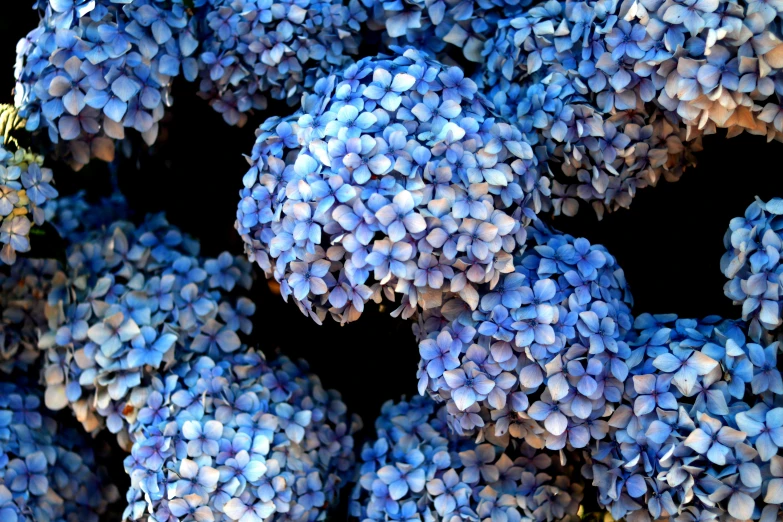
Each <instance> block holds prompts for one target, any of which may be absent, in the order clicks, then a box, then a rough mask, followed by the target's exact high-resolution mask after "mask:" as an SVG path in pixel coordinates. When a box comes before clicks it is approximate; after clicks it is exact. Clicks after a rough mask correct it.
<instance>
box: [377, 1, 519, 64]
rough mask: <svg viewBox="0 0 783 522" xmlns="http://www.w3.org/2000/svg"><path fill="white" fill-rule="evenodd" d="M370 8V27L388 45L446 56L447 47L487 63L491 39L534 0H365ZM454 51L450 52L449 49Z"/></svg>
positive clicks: (466, 56) (470, 58)
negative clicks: (485, 48) (407, 47)
mask: <svg viewBox="0 0 783 522" xmlns="http://www.w3.org/2000/svg"><path fill="white" fill-rule="evenodd" d="M363 3H364V4H365V5H366V6H367V7H368V8H369V9H370V13H371V14H370V20H369V21H368V23H367V25H368V27H369V28H371V29H373V30H376V31H383V38H384V40H385V41H386V43H387V44H392V45H395V44H396V45H399V44H403V45H405V44H410V45H414V46H416V47H418V48H420V49H426V50H429V51H431V52H435V53H439V54H440V53H443V54H446V55H448V53H445V52H444V51H446V46H447V44H451V45H453V46H455V47H457V48H460V49H462V54H463V56H464V57H465V58H467V59H468V60H470V61H472V62H477V63H482V62H484V61H485V58H484V56H483V50H484V47H485V45H487V44H486V41H487V39H488V37H489V36H490V35H492V34H494V33H495V32H496V31H497V29H498V24H499V22H501V21H502V20H505V19H506V18H510V17H513V16H517V15H521V14H522V13H524V11H525V8H527V7H529V6H530V5H531V4H532V3H533V2H532V0H463V1H456V0H435V1H421V0H412V1H401V0H391V1H389V0H387V1H372V0H363ZM448 50H451V49H448Z"/></svg>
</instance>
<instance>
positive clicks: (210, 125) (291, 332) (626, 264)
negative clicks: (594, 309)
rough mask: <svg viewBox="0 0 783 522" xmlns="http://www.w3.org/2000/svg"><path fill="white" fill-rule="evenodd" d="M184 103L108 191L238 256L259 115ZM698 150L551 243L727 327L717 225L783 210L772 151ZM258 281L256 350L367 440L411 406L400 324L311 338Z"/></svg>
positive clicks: (9, 58)
mask: <svg viewBox="0 0 783 522" xmlns="http://www.w3.org/2000/svg"><path fill="white" fill-rule="evenodd" d="M31 3H32V2H14V4H15V6H14V7H10V6H5V9H4V10H3V15H2V16H0V71H1V72H2V74H0V103H12V101H13V97H12V90H13V86H14V79H13V64H14V60H15V46H16V41H17V40H18V39H19V38H21V37H23V36H24V35H25V34H26V33H27V31H29V30H31V29H33V28H34V27H35V26H36V24H37V22H38V15H37V13H36V12H35V11H33V10H32V9H27V6H28V5H29V4H31ZM9 7H10V9H9ZM195 91H196V86H195V85H194V84H189V83H187V82H185V81H184V80H182V81H179V82H177V83H176V84H175V85H174V88H173V97H174V105H173V107H172V108H171V109H170V111H169V113H170V117H167V119H166V120H167V121H166V123H165V128H164V129H162V132H161V137H162V138H163V143H162V144H159V145H156V146H155V148H156V149H157V150H153V151H152V153H153V155H150V154H149V153H148V152H147V151H146V150H144V151H142V152H141V153H139V155H138V156H137V157H135V158H133V159H132V160H129V161H125V162H123V164H122V167H121V169H120V171H119V181H120V188H121V190H122V191H123V193H124V194H125V195H126V196H127V198H128V200H129V202H130V205H131V208H132V209H133V210H134V211H135V212H136V216H137V217H139V216H141V215H143V214H144V213H146V212H159V211H166V213H167V216H168V218H169V221H171V222H172V223H173V224H175V225H177V226H179V227H181V228H182V229H183V230H184V231H185V232H188V233H190V234H192V235H193V236H195V237H198V238H199V239H200V240H201V244H202V252H203V253H204V254H206V255H217V254H219V253H220V252H222V251H223V250H229V251H231V252H232V253H234V254H241V253H242V241H241V239H240V237H239V236H238V235H237V234H236V232H235V231H234V228H233V224H234V217H235V212H236V204H237V202H238V192H239V190H240V188H241V186H242V175H243V174H244V173H245V171H246V170H247V163H246V161H245V158H244V157H243V156H242V155H243V154H250V152H251V149H252V146H253V143H254V141H255V137H254V133H253V131H254V129H255V128H256V127H257V126H258V124H259V123H260V122H261V121H263V119H264V117H265V116H268V115H269V113H267V114H255V115H253V116H251V118H250V121H249V122H248V124H247V125H246V126H245V127H244V128H242V129H239V128H233V127H229V126H227V125H226V124H225V123H224V122H223V120H222V118H221V116H220V115H219V114H217V113H215V112H214V111H213V110H212V109H211V108H210V107H209V106H208V104H207V103H206V102H205V101H203V100H201V99H200V98H198V97H196V96H195ZM271 105H273V106H275V105H276V106H277V107H276V109H277V112H278V113H279V114H284V113H286V112H287V110H288V109H286V108H285V106H284V104H283V103H282V102H272V103H271ZM129 134H130V133H129ZM137 141H138V140H137ZM704 147H705V152H702V153H699V155H698V160H699V165H698V167H697V168H695V169H688V170H687V171H686V173H685V175H684V176H683V179H682V180H681V181H679V182H677V183H672V184H669V183H666V182H664V181H662V182H661V183H660V184H659V186H658V187H656V188H648V189H645V190H642V191H640V193H639V194H638V195H637V197H636V198H635V200H634V202H633V205H632V207H631V209H630V210H621V211H618V212H616V213H613V214H609V215H607V216H606V217H605V218H604V219H603V221H600V222H599V221H598V220H597V219H596V217H595V214H594V213H593V211H592V209H590V208H589V207H587V206H583V208H582V209H581V210H580V212H579V214H578V215H577V216H576V217H575V218H568V217H558V218H556V219H553V220H552V222H553V224H554V225H555V226H556V227H557V228H559V229H560V230H562V231H564V232H568V233H570V234H573V235H575V236H584V237H586V238H588V239H589V240H590V241H591V242H592V243H602V244H603V245H605V246H606V247H607V248H608V249H609V251H610V252H611V253H612V254H613V255H614V256H616V258H617V260H618V262H619V264H620V266H621V267H623V269H624V270H625V274H626V278H627V280H628V283H629V285H630V286H631V288H632V291H633V295H634V297H635V300H636V305H635V307H634V311H635V312H636V313H637V314H638V313H641V312H651V313H670V312H673V313H677V314H679V315H680V316H683V317H702V316H705V315H709V314H719V315H722V316H724V317H737V316H738V315H739V308H738V307H734V306H733V305H732V304H731V301H730V300H729V299H728V298H726V297H725V296H724V295H723V284H724V282H725V278H724V276H723V275H722V274H721V272H720V269H719V261H720V257H721V255H722V254H723V251H724V247H723V235H724V232H725V231H726V229H727V227H728V223H729V220H730V219H731V218H732V217H735V216H741V215H742V214H743V213H744V210H745V208H746V207H747V206H748V205H749V204H750V203H751V202H752V201H753V197H754V196H756V195H758V196H759V197H761V198H762V199H765V200H766V199H768V198H772V197H775V196H783V175H781V174H782V173H781V168H780V166H779V165H778V164H777V162H776V159H779V158H781V152H783V145H781V144H780V143H777V142H773V143H769V144H768V143H766V140H765V139H764V138H762V137H757V136H750V135H742V136H739V137H737V138H732V139H730V140H727V139H725V137H724V136H723V135H722V134H721V135H718V136H709V137H707V138H705V139H704ZM134 164H135V165H134ZM50 166H52V164H51V162H50ZM135 167H138V169H137V168H135ZM54 168H56V170H55V179H56V182H57V187H58V189H59V190H60V192H61V193H62V194H68V193H71V192H73V191H75V190H77V189H79V188H87V187H91V188H92V189H93V190H95V187H100V188H101V189H102V188H105V187H108V181H107V180H108V172H107V169H106V167H105V165H101V164H100V162H98V161H94V162H93V163H92V164H91V165H90V166H89V167H88V168H87V169H85V170H84V171H82V172H73V171H71V170H70V169H69V168H68V167H66V166H64V165H60V164H58V165H56V166H55V167H54ZM258 275H259V280H258V281H257V282H256V284H255V290H254V293H255V295H256V298H255V301H256V304H257V312H256V318H255V329H256V334H257V337H258V338H259V339H261V346H260V347H261V348H262V349H263V350H264V351H265V352H266V353H267V354H268V355H271V354H272V352H274V351H276V350H280V351H281V352H282V353H285V354H287V355H289V356H292V357H304V358H306V359H307V360H308V361H309V362H310V364H311V367H312V369H313V371H314V372H316V373H317V374H319V375H320V377H321V379H322V381H323V383H324V385H325V386H326V387H330V388H337V389H339V390H340V391H341V392H342V394H343V398H344V400H345V402H346V403H347V405H348V407H349V409H350V410H351V411H353V412H356V413H359V414H360V415H361V416H362V419H363V420H364V422H365V426H366V428H365V430H364V434H365V435H368V436H372V432H371V430H370V429H367V427H369V426H371V425H372V423H373V421H374V418H375V417H376V416H377V414H378V412H379V409H380V406H381V404H383V402H385V401H386V400H388V399H399V397H400V396H401V395H403V394H407V395H409V396H410V395H412V394H415V393H416V377H415V373H416V365H417V362H418V358H419V357H418V350H417V346H416V343H415V342H414V339H413V336H412V334H411V331H410V324H409V323H408V322H405V321H402V320H396V319H394V318H391V317H390V316H389V315H388V312H389V309H390V307H388V306H387V309H386V310H383V311H378V310H377V309H376V307H369V308H370V309H369V311H367V312H366V313H365V314H364V316H363V317H362V319H361V320H360V321H358V322H356V323H353V324H350V325H348V326H345V327H340V326H339V325H338V324H336V323H333V322H331V321H328V322H327V323H326V324H325V325H323V326H317V325H316V324H314V323H313V322H312V321H310V319H308V318H306V317H304V316H302V315H301V314H300V312H299V311H298V309H297V308H296V306H295V305H294V304H292V303H289V304H285V303H283V302H282V300H281V299H280V298H279V297H278V296H276V295H273V294H272V293H271V292H270V291H269V289H268V288H267V285H266V284H265V281H264V280H263V274H262V273H261V271H260V270H259V271H258ZM391 309H393V307H392V308H391ZM358 445H359V443H358V442H357V446H358ZM118 473H119V474H122V472H121V471H118ZM121 491H122V489H121Z"/></svg>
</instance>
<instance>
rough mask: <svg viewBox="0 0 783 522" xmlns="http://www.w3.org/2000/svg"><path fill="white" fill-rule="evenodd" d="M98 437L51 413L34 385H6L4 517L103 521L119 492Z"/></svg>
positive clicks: (18, 521) (1, 390)
mask: <svg viewBox="0 0 783 522" xmlns="http://www.w3.org/2000/svg"><path fill="white" fill-rule="evenodd" d="M96 446H97V447H98V448H99V450H103V451H105V450H108V448H105V449H101V448H100V446H98V445H97V444H95V442H94V441H87V440H86V439H85V437H84V436H83V434H80V433H78V431H77V430H74V429H70V428H67V427H64V426H62V425H61V424H60V423H59V422H57V421H55V420H54V419H53V418H51V417H49V416H48V415H46V412H45V411H44V409H43V407H42V405H41V398H40V396H39V395H38V394H37V393H36V392H35V391H32V389H27V387H25V386H23V385H20V384H14V383H11V382H2V383H0V520H2V521H3V522H32V521H36V522H66V521H68V522H73V521H76V520H78V521H82V522H98V520H100V517H101V515H103V514H105V513H106V511H107V508H108V506H109V504H111V503H112V502H115V501H116V500H118V499H119V491H118V490H117V488H116V487H115V486H114V485H113V484H111V482H110V481H109V476H108V474H107V472H106V468H105V467H104V466H103V465H101V464H99V461H98V457H99V456H102V455H98V454H96V450H95V448H96Z"/></svg>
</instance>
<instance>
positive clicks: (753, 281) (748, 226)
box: [721, 198, 783, 330]
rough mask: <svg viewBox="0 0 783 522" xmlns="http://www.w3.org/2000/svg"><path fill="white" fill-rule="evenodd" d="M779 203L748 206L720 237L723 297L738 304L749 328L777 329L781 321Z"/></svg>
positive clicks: (782, 222)
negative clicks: (723, 281)
mask: <svg viewBox="0 0 783 522" xmlns="http://www.w3.org/2000/svg"><path fill="white" fill-rule="evenodd" d="M781 215H783V200H781V199H780V198H774V199H771V200H770V201H768V202H766V203H765V202H763V201H761V200H760V199H757V200H756V201H754V202H753V203H751V204H750V206H749V207H748V209H747V210H746V211H745V215H744V216H743V217H738V218H734V219H732V220H731V223H730V225H729V230H727V231H726V235H725V236H724V238H723V243H724V245H725V246H726V253H725V254H724V255H723V258H722V259H721V270H722V271H723V273H724V274H725V275H726V277H727V278H728V279H729V281H728V282H726V285H725V286H724V287H723V291H724V293H725V294H726V296H727V297H730V298H731V299H732V300H733V301H734V303H735V304H740V305H742V318H743V319H744V320H746V321H750V322H751V327H752V328H759V327H760V328H764V329H767V330H775V329H777V328H778V327H779V326H780V325H781V323H783V321H782V320H781V313H782V312H783V311H781V307H780V300H781V298H782V297H783V286H782V285H783V281H781V275H783V267H781V265H780V251H781V250H782V249H783V241H782V240H781V232H780V231H781V229H783V217H781Z"/></svg>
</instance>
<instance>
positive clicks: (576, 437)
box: [414, 221, 633, 450]
mask: <svg viewBox="0 0 783 522" xmlns="http://www.w3.org/2000/svg"><path fill="white" fill-rule="evenodd" d="M527 236H528V237H529V246H528V248H527V249H524V248H521V249H520V250H519V251H517V252H516V253H515V256H514V259H513V266H514V271H513V272H510V273H508V274H502V275H501V276H500V278H499V279H498V281H497V282H495V283H494V284H484V285H480V286H479V287H478V288H477V290H478V294H479V295H480V296H481V298H480V301H479V305H478V307H477V308H476V309H475V310H472V309H471V307H470V306H467V304H466V303H465V302H464V301H463V300H462V299H460V298H459V297H458V296H457V295H453V294H452V295H450V296H449V297H448V300H447V301H446V302H445V304H444V306H443V307H441V308H440V309H436V310H432V311H430V310H427V311H425V313H424V314H422V315H421V317H420V318H419V322H418V324H417V325H416V326H415V327H414V333H415V334H416V335H417V337H418V339H419V353H420V354H421V361H420V363H419V372H418V377H419V392H420V393H422V394H424V393H428V394H429V395H430V396H432V397H433V398H435V399H436V400H438V401H446V406H447V411H448V413H449V417H448V419H449V423H450V425H451V427H452V429H453V430H454V431H455V432H458V433H470V432H472V431H474V430H478V431H480V432H483V433H484V434H485V436H487V437H490V436H492V437H502V436H506V435H507V434H510V436H511V437H513V438H522V439H525V440H526V441H527V442H528V443H530V444H533V443H534V442H533V441H536V442H535V444H537V447H546V448H548V449H551V450H560V449H562V448H564V447H566V445H568V447H569V448H584V447H585V446H586V445H587V443H588V442H589V441H590V440H591V439H599V440H600V439H603V438H605V436H606V420H607V418H608V417H609V415H611V413H612V411H613V409H614V407H615V405H616V404H617V403H618V402H619V400H620V395H621V391H622V389H623V384H624V382H625V380H626V377H627V376H628V367H627V366H626V364H625V360H626V359H627V358H628V357H629V356H630V353H631V351H630V348H629V346H628V344H627V343H626V335H627V333H628V331H629V330H630V329H631V325H632V322H633V319H632V317H631V315H630V305H631V304H632V302H633V301H632V298H631V295H630V293H629V292H628V289H627V287H626V284H625V277H624V274H623V271H622V269H620V268H619V267H618V265H617V262H616V260H615V258H614V257H613V256H612V255H611V254H610V253H609V252H607V251H606V249H605V248H603V247H602V246H600V245H591V244H590V243H589V242H588V241H587V240H586V239H584V238H579V239H575V238H573V237H571V236H568V235H563V234H559V233H557V232H555V231H552V230H550V229H548V228H547V227H546V226H545V225H543V223H542V222H540V221H536V222H535V225H534V226H530V227H528V232H527Z"/></svg>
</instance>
